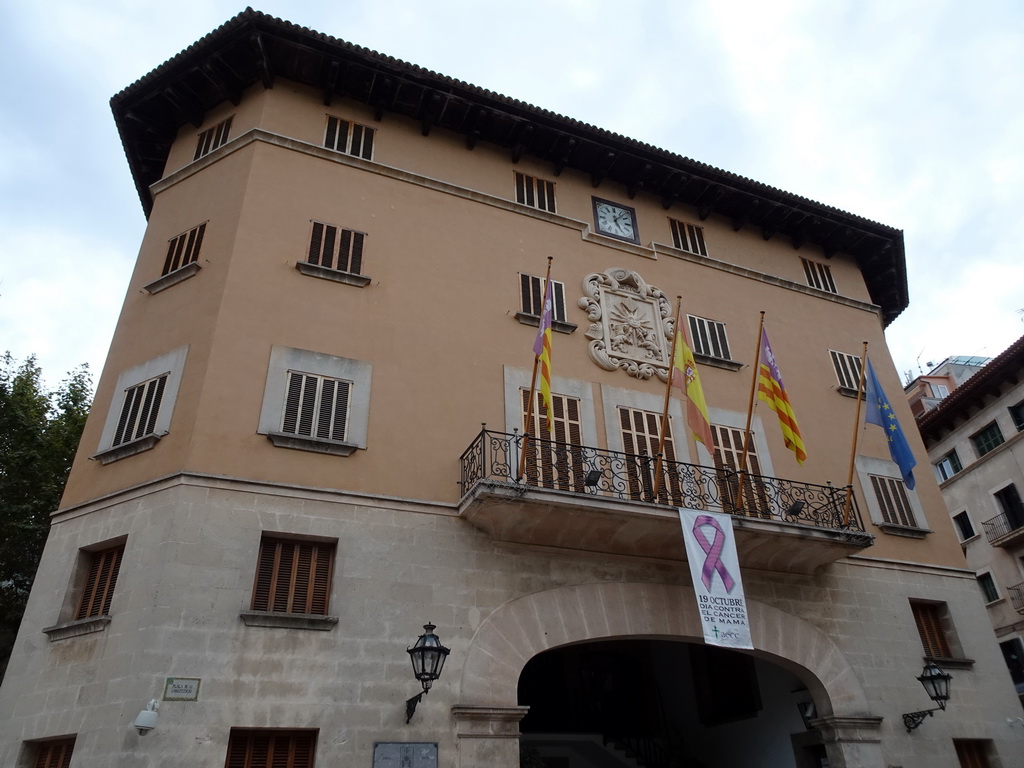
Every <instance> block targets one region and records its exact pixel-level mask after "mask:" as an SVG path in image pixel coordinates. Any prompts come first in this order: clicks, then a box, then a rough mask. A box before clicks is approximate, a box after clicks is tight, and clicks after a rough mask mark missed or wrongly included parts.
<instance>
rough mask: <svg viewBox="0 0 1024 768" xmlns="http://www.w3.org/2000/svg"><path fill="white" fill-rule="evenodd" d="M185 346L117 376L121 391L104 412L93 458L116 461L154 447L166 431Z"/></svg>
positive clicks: (175, 397)
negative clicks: (103, 420)
mask: <svg viewBox="0 0 1024 768" xmlns="http://www.w3.org/2000/svg"><path fill="white" fill-rule="evenodd" d="M187 352H188V347H179V348H178V349H176V350H174V351H172V352H168V353H167V354H166V355H161V356H160V357H156V358H153V359H152V360H149V361H147V362H145V363H142V364H140V365H137V366H135V367H133V368H129V369H128V370H126V371H124V372H123V373H122V374H121V375H120V376H119V377H118V379H117V386H116V388H115V390H114V391H115V392H116V393H120V394H119V395H118V396H117V397H116V398H115V400H114V402H113V403H112V404H111V408H110V410H109V411H108V412H107V419H106V421H105V422H104V425H103V432H102V435H101V436H100V449H99V451H98V452H97V453H96V455H95V457H94V458H96V459H99V461H100V463H101V464H109V463H111V462H113V461H119V460H120V459H123V458H125V457H127V456H132V455H134V454H136V453H140V452H142V451H147V450H149V449H150V448H153V447H154V446H155V445H156V444H157V442H158V441H159V440H160V439H161V437H162V436H163V435H165V434H167V432H168V429H169V427H170V424H171V415H172V414H173V412H174V403H175V400H176V399H177V396H178V388H179V387H180V385H181V376H182V371H183V369H184V367H185V357H186V354H187Z"/></svg>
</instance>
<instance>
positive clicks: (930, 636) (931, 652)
mask: <svg viewBox="0 0 1024 768" xmlns="http://www.w3.org/2000/svg"><path fill="white" fill-rule="evenodd" d="M910 608H911V610H912V611H913V613H914V623H915V624H916V625H917V634H918V635H919V636H920V638H921V646H922V647H923V648H924V655H925V656H928V657H929V658H936V659H950V658H953V651H952V650H951V649H950V645H949V640H948V638H947V637H946V631H945V629H944V628H943V613H944V612H945V610H946V607H945V605H943V604H942V603H916V602H913V601H911V603H910Z"/></svg>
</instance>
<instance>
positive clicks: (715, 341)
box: [686, 315, 732, 360]
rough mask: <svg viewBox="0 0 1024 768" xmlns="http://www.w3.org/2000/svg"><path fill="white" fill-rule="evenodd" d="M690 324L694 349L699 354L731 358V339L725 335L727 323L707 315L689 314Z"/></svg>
mask: <svg viewBox="0 0 1024 768" xmlns="http://www.w3.org/2000/svg"><path fill="white" fill-rule="evenodd" d="M686 319H687V321H688V322H689V324H690V339H691V340H692V341H693V351H694V352H695V353H697V354H699V355H707V356H708V357H717V358H719V359H720V360H731V359H732V356H731V355H730V354H729V339H728V338H727V337H726V335H725V323H719V322H717V321H716V320H708V319H707V318H705V317H696V316H694V315H687V316H686Z"/></svg>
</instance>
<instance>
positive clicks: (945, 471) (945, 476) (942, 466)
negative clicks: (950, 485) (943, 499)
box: [935, 450, 963, 483]
mask: <svg viewBox="0 0 1024 768" xmlns="http://www.w3.org/2000/svg"><path fill="white" fill-rule="evenodd" d="M961 469H963V466H962V465H961V464H960V457H959V456H957V455H956V451H955V450H952V451H950V452H949V453H947V454H946V455H945V456H943V457H942V458H941V459H940V460H939V461H938V462H937V463H936V464H935V473H936V474H937V475H938V476H939V482H940V483H941V482H943V481H944V480H949V478H951V477H952V476H953V475H955V474H956V473H957V472H959V471H960V470H961Z"/></svg>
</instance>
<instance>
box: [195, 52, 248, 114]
mask: <svg viewBox="0 0 1024 768" xmlns="http://www.w3.org/2000/svg"><path fill="white" fill-rule="evenodd" d="M199 71H200V72H202V73H203V75H205V76H206V79H207V80H209V81H210V82H211V83H212V84H213V86H214V87H215V88H216V89H217V90H219V91H220V92H221V93H222V94H223V95H224V98H225V99H226V100H227V101H230V102H231V103H232V104H234V105H235V106H236V107H237V106H238V105H239V104H241V103H242V89H241V88H239V87H238V85H237V84H232V83H229V82H228V78H227V76H226V74H225V73H224V72H221V71H219V70H218V69H217V66H216V64H215V62H214V60H212V59H208V60H207V61H204V62H203V63H202V65H200V67H199Z"/></svg>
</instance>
